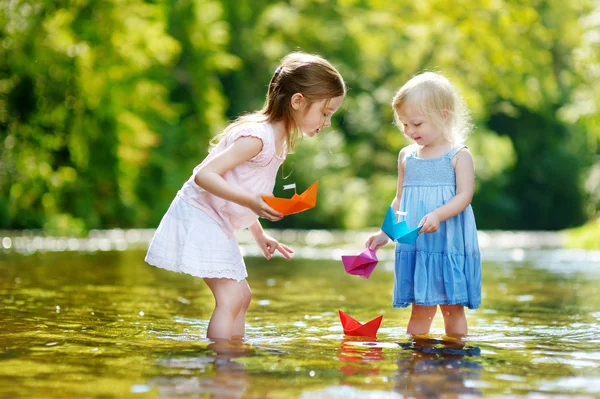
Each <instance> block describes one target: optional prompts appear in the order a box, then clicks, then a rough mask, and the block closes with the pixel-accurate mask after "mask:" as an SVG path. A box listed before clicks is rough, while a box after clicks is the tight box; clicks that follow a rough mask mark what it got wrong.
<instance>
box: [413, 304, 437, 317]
mask: <svg viewBox="0 0 600 399" xmlns="http://www.w3.org/2000/svg"><path fill="white" fill-rule="evenodd" d="M436 310H437V307H436V306H423V305H416V304H413V306H412V312H411V318H415V319H431V318H433V316H435V312H436Z"/></svg>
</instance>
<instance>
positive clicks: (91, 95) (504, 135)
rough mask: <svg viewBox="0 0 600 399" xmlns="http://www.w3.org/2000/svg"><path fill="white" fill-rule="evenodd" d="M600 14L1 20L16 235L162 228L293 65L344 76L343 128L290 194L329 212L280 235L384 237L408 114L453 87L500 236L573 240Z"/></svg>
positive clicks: (196, 8) (25, 16) (2, 215)
mask: <svg viewBox="0 0 600 399" xmlns="http://www.w3.org/2000/svg"><path fill="white" fill-rule="evenodd" d="M597 13H598V9H597V5H595V2H594V1H592V0H583V1H578V2H565V1H558V0H551V1H546V2H543V3H540V2H538V1H534V0H527V1H521V2H512V1H507V0H504V1H499V2H489V1H485V0H470V1H466V0H461V1H458V2H456V1H455V2H447V1H443V0H428V1H422V2H412V1H411V2H409V1H397V2H383V1H375V0H370V1H357V0H338V1H331V2H325V1H319V0H298V1H291V2H270V1H266V0H258V1H249V0H236V1H234V0H182V1H178V2H146V1H143V0H132V1H129V2H126V3H123V2H120V1H117V0H104V1H100V0H81V1H77V2H69V3H68V5H66V6H64V7H59V6H57V5H56V4H55V2H51V1H47V0H29V1H26V2H25V1H23V2H14V1H11V2H1V3H0V43H1V45H0V228H4V229H22V228H42V229H45V230H46V231H50V232H56V233H65V232H66V233H70V234H82V233H83V232H85V230H87V229H91V228H109V227H134V226H135V227H154V226H156V224H157V223H158V221H159V220H160V218H161V216H162V214H163V213H164V211H165V210H166V208H167V207H168V205H169V202H170V201H171V199H172V198H173V196H174V195H175V193H176V191H177V190H178V188H179V187H180V186H181V184H182V183H183V182H184V181H185V179H187V178H188V177H189V175H190V173H191V170H192V168H193V167H194V166H195V165H196V164H198V163H199V162H200V161H201V160H202V159H203V157H204V156H205V155H206V149H207V144H208V142H209V140H210V139H211V138H212V137H213V136H214V135H215V134H217V133H218V132H219V131H220V130H221V129H222V128H223V127H224V126H225V125H226V123H227V120H230V119H233V118H235V117H236V116H238V115H240V114H242V113H244V112H250V111H253V110H255V109H257V108H260V106H261V105H262V102H263V101H264V95H265V92H266V85H267V82H268V80H269V78H270V76H271V73H272V71H273V69H274V68H275V66H276V65H277V63H278V60H279V59H280V58H281V57H282V56H283V55H285V54H286V53H288V52H289V51H292V50H296V49H300V50H304V51H307V52H314V53H318V54H321V55H323V56H325V57H326V58H328V59H329V60H331V61H332V62H333V63H334V64H335V65H336V66H337V67H338V68H339V69H340V71H341V72H342V75H343V76H344V77H345V79H346V81H347V84H348V87H349V89H350V90H349V92H348V96H347V99H346V100H345V102H344V105H343V106H342V109H341V110H340V112H338V114H337V115H336V116H335V121H334V122H335V123H334V127H333V128H332V129H330V130H328V131H326V132H324V134H323V135H322V136H321V137H320V138H318V139H316V140H304V141H302V142H301V143H300V144H299V146H298V147H297V149H296V154H293V155H290V157H289V158H288V160H287V161H286V163H285V165H284V171H283V173H282V175H287V174H288V173H290V172H291V175H290V176H289V177H288V178H287V179H283V177H282V176H280V177H279V178H278V182H277V185H276V194H278V195H288V194H289V193H286V192H281V189H280V187H281V185H282V184H287V183H290V182H292V181H294V182H296V183H297V186H298V189H299V190H303V189H304V188H306V187H308V185H309V184H311V183H312V182H313V181H314V180H317V179H318V180H320V182H321V187H320V192H319V202H318V203H319V206H318V207H317V208H316V209H314V210H311V211H310V212H307V213H305V214H303V216H302V217H289V218H285V219H284V220H282V221H280V222H278V223H277V224H276V225H275V226H277V227H300V228H362V227H372V226H378V225H379V223H380V222H381V219H382V217H383V215H384V213H385V210H386V208H387V206H388V204H389V203H390V202H391V200H392V198H393V196H394V195H395V193H396V188H397V187H396V176H397V162H396V160H397V154H398V151H399V150H400V148H401V147H402V146H404V145H406V144H408V141H407V139H406V138H404V137H403V136H402V135H401V133H400V132H399V131H398V129H397V128H396V127H395V126H394V125H393V116H392V111H391V108H390V105H389V104H390V101H391V98H392V96H393V93H394V91H395V90H397V89H398V88H399V87H400V86H401V85H402V84H403V83H404V82H405V81H406V80H407V79H408V78H410V77H411V76H412V75H414V74H416V73H418V72H421V71H423V70H438V71H440V72H442V73H444V74H445V75H447V76H448V77H449V78H450V79H451V80H452V81H454V82H455V83H456V85H457V86H458V87H459V89H460V90H461V92H462V93H463V95H464V97H465V98H466V101H467V103H468V105H469V107H470V109H471V110H472V113H473V118H474V122H475V125H476V126H477V128H476V130H475V132H474V134H473V135H472V136H471V137H470V138H469V140H468V142H467V144H468V145H469V147H470V149H471V151H472V152H473V154H474V156H475V161H476V169H477V170H476V173H477V184H476V194H475V198H474V202H473V206H474V209H475V212H476V217H477V220H478V225H479V227H481V228H488V229H489V228H518V229H563V228H566V227H570V226H576V225H580V224H582V223H584V222H585V220H588V219H591V218H593V217H594V215H596V214H597V213H598V212H599V210H600V198H598V196H597V194H596V193H597V192H599V191H600V184H598V183H597V181H598V180H597V179H593V178H591V177H590V176H592V175H593V173H591V172H590V171H591V170H592V165H593V164H594V162H597V161H596V160H595V157H596V158H597V156H598V154H599V153H600V117H599V115H600V114H599V113H598V105H599V104H600V88H599V86H598V85H597V84H594V82H595V81H596V80H597V79H598V76H597V75H598V72H597V71H598V70H599V67H600V55H599V54H600V51H599V50H600V48H599V46H600V41H598V40H597V35H595V34H594V32H596V31H597V30H598V28H599V27H600V26H599V25H600V22H598V18H597V17H596V18H595V17H594V16H597Z"/></svg>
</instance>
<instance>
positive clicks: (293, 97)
mask: <svg viewBox="0 0 600 399" xmlns="http://www.w3.org/2000/svg"><path fill="white" fill-rule="evenodd" d="M345 93H346V86H345V84H344V80H343V79H342V76H341V75H340V73H339V72H338V71H337V70H336V69H335V68H334V67H333V66H332V65H331V64H330V63H329V62H328V61H327V60H325V59H323V58H321V57H319V56H317V55H311V54H305V53H301V52H295V53H291V54H289V55H287V56H286V57H284V58H283V59H282V61H281V64H280V65H279V67H278V68H277V69H276V70H275V72H274V74H273V76H272V78H271V82H270V83H269V88H268V92H267V98H266V101H265V104H264V106H263V108H262V109H261V110H260V111H258V112H254V113H252V114H249V115H245V116H242V117H240V118H238V119H237V120H236V121H234V122H233V123H232V124H231V125H229V126H228V127H227V128H226V129H225V131H224V132H223V133H222V134H221V135H220V136H218V137H217V140H216V142H215V145H214V146H213V148H212V149H211V151H210V153H209V154H208V156H207V157H206V158H205V159H204V160H203V161H202V163H200V164H199V165H198V166H196V167H195V168H194V171H193V173H192V175H191V176H190V178H189V179H188V180H187V181H186V182H185V183H184V185H183V187H182V188H181V189H180V190H179V191H178V193H177V196H176V197H175V199H174V200H173V202H172V203H171V205H170V207H169V209H168V211H167V213H166V214H165V215H164V216H163V218H162V220H161V222H160V225H159V226H158V229H157V230H156V233H155V235H154V237H153V239H152V242H151V243H150V247H149V249H148V253H147V254H146V259H145V260H146V262H148V263H149V264H151V265H153V266H157V267H161V268H163V269H167V270H172V271H176V272H180V273H187V274H190V275H192V276H196V277H201V278H202V279H204V281H205V282H206V284H207V285H208V287H209V288H210V290H211V291H212V293H213V296H214V297H215V309H214V311H213V314H212V316H211V319H210V322H209V324H208V330H207V334H206V335H207V337H208V338H210V339H213V340H217V339H226V340H230V339H232V338H237V337H242V336H243V335H244V329H245V315H246V310H247V309H248V305H249V304H250V299H251V293H250V287H249V285H248V282H247V281H246V277H247V276H248V274H247V272H246V265H245V264H244V260H243V258H242V255H241V253H240V249H239V246H238V243H237V240H236V239H235V237H234V235H233V231H234V230H238V229H244V228H248V229H249V230H250V232H251V233H252V235H253V237H254V239H255V240H256V243H257V244H258V246H259V247H260V248H261V250H262V252H263V253H264V255H265V257H266V258H267V259H270V258H271V256H272V255H273V254H274V253H275V251H278V252H280V253H281V254H282V255H283V256H284V257H285V258H286V259H291V254H292V252H293V251H292V250H291V249H290V248H288V247H287V246H286V245H283V244H281V243H279V242H277V240H275V239H273V238H272V237H270V236H269V235H267V234H265V232H264V231H263V229H262V227H261V225H260V223H259V221H258V218H259V217H262V218H265V219H268V220H271V221H276V220H279V219H281V218H282V217H283V215H282V214H281V213H279V212H277V211H276V210H274V209H273V208H271V207H270V206H269V205H267V204H266V203H265V202H264V201H263V199H262V198H261V196H262V195H271V194H272V191H273V187H274V185H275V178H276V175H277V171H278V169H279V166H280V165H281V164H282V162H283V161H284V160H285V158H286V155H287V154H288V152H289V151H291V150H293V148H294V144H295V143H296V140H297V139H298V137H300V136H301V135H302V134H304V135H306V136H309V137H313V136H315V135H317V134H319V132H320V131H321V129H323V128H324V127H327V126H330V124H331V116H332V115H333V113H334V112H336V111H337V109H338V108H339V107H340V105H341V104H342V101H343V99H344V96H345Z"/></svg>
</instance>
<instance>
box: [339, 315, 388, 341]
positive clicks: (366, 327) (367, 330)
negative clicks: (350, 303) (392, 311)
mask: <svg viewBox="0 0 600 399" xmlns="http://www.w3.org/2000/svg"><path fill="white" fill-rule="evenodd" d="M338 313H339V314H340V322H341V323H342V327H343V328H344V334H346V335H352V336H355V337H376V336H377V330H379V326H380V325H381V320H382V319H383V315H381V316H378V317H376V318H374V319H373V320H371V321H368V322H366V323H365V324H362V323H361V322H359V321H358V320H356V319H353V318H352V317H350V316H348V315H347V314H346V313H344V312H342V311H341V310H338Z"/></svg>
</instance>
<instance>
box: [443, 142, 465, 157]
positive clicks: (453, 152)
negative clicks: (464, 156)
mask: <svg viewBox="0 0 600 399" xmlns="http://www.w3.org/2000/svg"><path fill="white" fill-rule="evenodd" d="M463 148H468V147H467V146H466V145H464V144H459V145H457V146H455V147H452V148H450V150H448V152H447V153H446V156H447V157H448V158H450V159H452V158H454V156H455V155H456V154H457V153H458V152H459V151H460V150H462V149H463Z"/></svg>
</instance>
